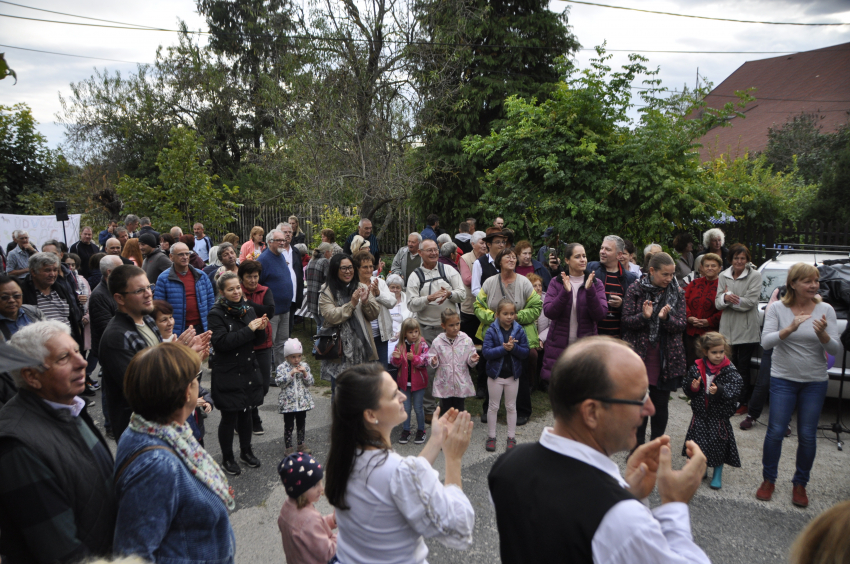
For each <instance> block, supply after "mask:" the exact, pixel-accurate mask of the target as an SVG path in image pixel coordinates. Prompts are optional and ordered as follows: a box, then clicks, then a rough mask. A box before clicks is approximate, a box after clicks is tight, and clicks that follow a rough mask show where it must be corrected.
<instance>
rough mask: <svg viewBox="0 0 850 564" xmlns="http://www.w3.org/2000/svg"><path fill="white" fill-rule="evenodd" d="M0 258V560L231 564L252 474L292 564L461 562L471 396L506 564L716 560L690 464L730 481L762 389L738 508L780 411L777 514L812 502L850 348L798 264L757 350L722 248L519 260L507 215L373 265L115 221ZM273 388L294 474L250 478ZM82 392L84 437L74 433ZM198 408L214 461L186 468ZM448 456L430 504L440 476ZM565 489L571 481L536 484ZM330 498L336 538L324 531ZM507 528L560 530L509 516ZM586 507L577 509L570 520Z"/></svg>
mask: <svg viewBox="0 0 850 564" xmlns="http://www.w3.org/2000/svg"><path fill="white" fill-rule="evenodd" d="M13 236H14V240H13V241H12V242H11V243H10V245H9V246H8V247H7V248H6V249H0V261H2V266H3V267H4V271H5V274H0V343H4V345H3V347H4V350H6V349H7V348H8V349H13V350H14V351H15V352H16V354H18V355H19V357H21V358H24V359H25V360H22V361H21V362H22V363H21V364H19V367H18V368H16V369H14V370H11V371H9V372H11V374H8V373H5V372H4V373H1V374H0V483H2V484H3V488H4V494H3V496H0V557H2V561H3V562H4V563H5V562H12V563H14V562H73V561H76V560H79V559H81V558H85V557H88V556H99V555H108V554H113V553H114V554H116V555H137V556H139V557H142V558H144V559H147V560H150V561H179V560H181V559H183V560H190V561H197V562H232V561H233V558H234V554H235V537H234V534H233V531H232V529H231V526H230V522H229V518H228V510H230V509H233V508H234V507H235V497H234V492H233V490H232V489H231V488H230V486H229V485H228V480H227V476H228V475H231V476H234V475H239V474H241V473H242V471H243V470H242V467H243V466H244V467H247V468H249V469H251V468H258V467H260V466H261V465H262V464H263V463H264V462H266V463H269V462H273V463H274V464H275V465H276V466H277V469H278V472H279V474H280V477H281V481H282V484H283V485H284V488H285V490H286V493H287V496H288V498H287V501H286V503H285V504H284V506H283V507H282V509H281V513H280V518H279V520H278V524H279V528H280V532H281V535H282V544H283V547H284V550H285V553H286V557H287V561H288V562H341V563H343V564H346V563H353V562H399V563H401V562H405V563H407V562H424V561H425V558H426V555H427V548H426V547H425V544H424V540H423V539H424V538H435V539H437V540H439V541H440V542H441V543H443V544H445V545H446V546H449V547H451V548H457V549H465V548H468V547H469V546H470V545H471V544H472V531H473V527H474V522H475V513H474V510H473V507H472V504H471V503H470V501H469V499H468V498H467V497H466V496H465V495H464V494H463V492H462V480H461V466H462V464H461V461H462V457H463V455H464V452H465V451H466V449H467V447H468V445H469V441H470V438H471V430H472V421H471V416H470V414H469V412H468V411H467V410H466V402H467V401H476V400H481V401H482V411H481V415H480V421H481V422H482V423H485V424H486V425H487V438H486V442H485V445H484V448H485V450H486V451H489V452H495V451H497V450H500V451H503V452H504V454H503V455H502V456H501V457H500V458H499V459H498V460H497V461H496V463H495V464H494V466H493V468H492V470H491V472H490V475H489V487H490V493H491V496H492V500H493V504H494V506H495V508H496V518H497V524H498V528H499V533H500V541H501V544H500V547H501V554H502V558H503V560H504V561H506V562H532V561H533V562H540V561H556V562H565V561H575V560H582V561H591V560H592V561H596V562H668V561H669V562H674V561H675V562H678V561H685V560H688V561H694V562H707V561H708V559H707V557H706V556H705V554H704V553H703V552H702V550H701V549H700V548H699V547H698V546H697V545H696V544H694V543H693V540H692V538H691V533H690V526H689V515H688V509H687V505H686V504H687V502H688V501H689V500H690V498H691V497H692V496H693V494H694V492H695V491H696V490H697V488H698V487H699V486H700V483H701V480H702V479H703V478H704V477H707V471H706V467H707V466H711V467H712V468H713V474H712V476H711V482H710V487H711V488H714V489H720V488H721V487H722V471H723V468H724V466H725V465H729V466H732V467H740V466H741V461H740V455H739V452H738V449H737V445H736V442H735V437H734V430H733V427H732V424H731V422H730V419H731V417H732V416H733V415H735V414H737V415H747V417H746V418H745V419H744V420H743V421H741V423H740V428H741V429H743V430H746V429H749V428H751V427H752V426H753V424H754V422H755V421H756V420H757V419H758V417H759V416H760V414H761V411H762V409H763V406H764V403H765V401H766V398H767V395H768V393H769V395H770V399H771V402H770V423H769V425H768V428H767V433H766V436H765V439H764V449H763V461H762V463H763V482H762V484H761V485H760V486H759V487H758V489H757V491H756V497H757V498H758V499H760V500H763V501H769V500H770V499H771V497H772V495H773V491H774V487H775V482H776V480H777V479H778V478H779V475H778V461H779V458H780V455H781V450H782V439H783V437H784V436H786V435H787V433H788V431H789V430H790V426H789V422H790V419H791V415H792V413H793V412H794V411H795V410H796V411H797V412H798V438H799V439H798V443H799V445H798V448H797V453H796V472H795V474H794V476H793V485H794V487H793V497H792V501H793V503H794V504H795V505H797V506H799V507H806V506H807V505H808V497H807V492H806V485H807V483H808V481H809V474H810V471H811V468H812V465H813V462H814V459H815V454H816V444H815V434H816V430H817V422H818V417H819V415H820V411H821V408H822V406H823V402H824V398H825V396H826V388H827V381H828V377H827V364H826V356H825V354H824V353H828V354H829V355H833V356H838V355H840V354H841V352H842V350H843V349H842V345H841V341H840V336H839V334H838V330H837V322H836V315H835V311H834V309H833V308H832V307H831V306H830V305H829V304H827V303H824V302H823V301H822V300H821V299H820V295H819V294H818V288H819V284H818V279H819V272H818V270H817V268H815V267H813V266H809V265H806V264H802V263H800V264H797V265H795V266H794V267H793V268H791V270H790V271H789V273H788V277H787V281H786V283H785V285H784V286H782V287H781V288H778V289H777V290H776V292H774V295H773V296H772V297H771V301H770V303H769V304H768V307H767V309H766V312H765V321H764V327H763V328H762V327H760V322H759V314H758V307H757V306H758V302H759V295H760V292H761V289H762V280H761V276H760V274H759V272H758V270H757V269H756V268H755V266H754V265H753V264H752V262H751V256H750V252H749V250H748V249H747V247H746V246H744V245H742V244H735V245H732V246H731V247H729V248H727V247H726V246H725V237H724V234H723V232H722V231H721V230H719V229H716V228H715V229H710V230H708V231H707V232H706V233H704V234H703V238H702V243H703V245H702V248H699V249H697V248H695V246H694V239H693V237H692V236H691V235H688V234H680V235H679V236H678V237H677V238H676V239H675V241H674V247H675V249H676V255H675V258H674V257H673V256H671V255H670V254H668V253H666V252H664V251H663V248H662V247H661V246H660V245H658V244H655V243H653V244H650V245H648V246H647V247H646V248H645V249H644V257H643V261H642V264H640V265H639V264H637V261H638V257H636V256H635V247H634V244H632V243H631V242H630V241H626V240H624V239H623V238H621V237H619V236H617V235H608V236H606V237H604V239H603V241H602V243H601V245H600V248H599V250H598V256H599V260H598V261H588V252H587V249H586V247H585V246H584V245H583V244H582V243H580V242H575V243H569V244H566V245H558V246H557V247H556V246H544V247H542V248H541V249H540V251H539V252H538V253H537V255H536V258H535V254H534V248H533V246H532V244H531V242H529V241H525V240H522V241H515V238H516V233H515V232H514V231H513V230H511V229H509V228H507V227H506V226H505V221H504V219H503V218H496V219H495V220H494V221H493V224H492V225H491V226H489V227H487V228H486V229H483V230H478V229H476V221H475V220H474V219H472V218H468V219H467V220H465V221H464V222H463V223H461V224H460V226H459V230H458V233H457V234H456V235H455V236H451V235H450V234H448V233H445V232H444V231H443V230H442V229H441V228H440V223H439V218H438V217H437V216H436V215H433V214H432V215H429V216H428V217H427V219H426V225H425V228H424V229H423V231H422V232H421V233H411V234H410V235H409V236H408V238H407V244H406V245H405V246H403V247H401V248H400V249H398V250H397V252H395V253H393V252H392V251H391V252H389V253H387V252H386V251H382V244H381V242H380V241H379V240H378V237H377V234H376V233H375V232H374V230H373V227H372V223H371V221H370V220H369V219H365V218H364V219H362V220H361V221H360V222H359V224H358V227H357V230H356V231H355V232H354V233H351V234H345V233H339V234H337V233H334V232H333V231H332V230H329V229H324V230H322V232H321V243H320V244H318V245H315V248H313V249H310V248H309V247H307V246H306V243H307V241H306V234H305V233H304V232H303V231H302V229H301V228H300V222H299V220H298V218H297V217H295V216H292V217H289V218H288V219H287V220H286V221H284V222H281V223H280V224H279V225H277V226H275V227H274V228H272V229H270V230H269V231H268V232H266V230H264V229H263V228H262V227H260V226H255V227H254V228H253V229H252V230H251V232H250V235H249V238H248V240H247V241H245V242H244V243H242V242H240V240H239V237H238V236H237V235H236V234H233V233H228V234H226V235H225V236H224V237H223V238H222V240H221V242H219V243H218V244H217V245H215V244H214V241H213V239H212V238H211V237H210V236H209V235H208V234H206V232H205V228H204V226H203V224H201V223H196V224H195V225H193V228H192V234H191V235H188V234H187V235H184V234H183V231H182V229H181V228H180V227H173V228H171V229H170V231H169V232H167V233H166V232H163V233H158V232H156V231H154V230H153V228H152V222H151V220H150V218H146V217H142V218H139V217H137V216H135V215H132V214H131V215H128V216H127V217H126V218H125V220H124V221H123V222H120V223H119V222H115V221H113V222H110V223H109V224H108V226H107V227H106V229H104V230H103V231H100V232H99V234H98V237H97V240H96V241H95V238H94V229H93V228H92V227H89V226H85V227H83V228H82V229H81V230H80V240H79V241H77V242H75V243H74V244H73V245H71V247H70V248H66V246H65V245H64V244H63V243H61V242H59V241H55V240H47V241H44V242H41V247H40V250H39V249H37V248H36V245H35V243H34V242H32V241H30V238H29V234H28V233H27V232H26V231H16V232H15V233H14V234H13ZM337 236H339V237H346V238H345V239H344V244H343V245H342V246H340V245H338V244H337V243H336V239H337ZM544 237H545V238H546V239H547V240H548V241H551V240H552V237H551V232H548V231H547V233H545V234H544ZM384 254H386V256H392V259H391V260H389V259H388V260H389V264H387V263H385V262H384V261H383V260H382V255H384ZM296 312H298V315H306V316H310V317H312V318H313V319H314V320H315V323H316V326H317V335H316V338H315V341H314V342H312V343H310V345H311V348H312V350H311V351H310V352H309V353H305V348H304V346H303V344H302V342H301V341H300V340H299V339H297V338H293V334H292V331H293V328H294V325H295V316H296ZM759 345H761V347H762V348H763V350H764V353H763V356H762V362H761V365H760V369H759V374H758V377H757V378H753V377H752V376H751V366H752V365H753V363H752V358H753V357H754V356H755V355H756V354H757V352H758V349H759ZM307 354H311V355H313V356H315V358H317V359H319V360H320V366H321V369H320V371H319V374H318V376H319V377H320V378H322V379H323V380H327V381H329V382H330V385H331V390H332V424H331V448H330V452H329V455H328V459H327V461H325V463H324V464H322V462H321V461H319V460H317V459H316V458H314V457H313V456H311V449H310V448H309V446H308V444H307V438H308V437H307V434H306V428H307V425H306V417H307V412H308V411H310V410H312V409H313V408H314V407H315V402H314V399H313V397H312V394H311V391H310V388H311V386H313V385H314V383H315V380H314V378H315V375H314V374H313V372H312V370H311V368H310V365H309V364H308V363H307V362H306V361H305V358H306V356H307ZM205 362H208V365H209V385H208V387H205V386H204V382H203V375H204V370H203V366H204V363H205ZM96 367H99V368H100V372H99V376H100V379H99V381H96V380H95V378H94V375H95V370H96ZM271 386H277V387H278V389H279V390H278V393H279V396H278V411H279V412H280V413H281V414H282V415H283V418H284V444H285V451H284V452H282V453H281V455H282V457H283V459H282V460H274V461H262V460H260V459H259V458H258V457H257V456H255V454H254V452H253V450H252V447H251V441H252V437H253V436H254V435H262V434H264V433H265V430H264V427H263V421H262V419H261V418H260V415H259V408H260V406H261V405H262V404H263V403H264V401H265V398H266V396H267V394H268V393H269V389H270V387H271ZM98 389H100V390H101V395H100V400H101V406H100V407H101V411H102V417H103V424H102V425H99V424H95V420H94V419H93V418H92V416H91V408H92V407H93V406H94V405H95V401H94V398H95V397H96V395H97V394H96V391H97V390H98ZM537 389H539V390H542V391H545V392H547V393H548V394H549V398H550V401H551V405H552V410H553V414H554V418H555V426H554V427H553V428H547V429H546V430H544V432H543V434H542V436H541V438H540V440H539V442H536V443H531V444H525V445H518V444H517V440H516V428H517V426H521V425H525V424H526V423H527V422H528V421H529V418H530V417H531V416H532V401H531V397H532V393H533V391H534V390H537ZM679 390H681V392H682V393H683V394H684V395H683V396H682V397H683V398H684V399H687V400H688V401H689V403H690V407H691V409H692V412H693V416H692V420H691V423H690V425H689V427H688V432H687V437H686V440H685V443H684V444H683V445H682V449H681V452H682V455H683V456H685V457H687V458H688V462H687V464H686V465H685V468H684V469H683V470H681V471H673V470H672V467H671V453H672V449H673V445H671V443H670V438H669V436H668V435H667V434H666V428H667V424H668V417H669V416H668V402H669V401H670V398H671V394H675V393H677V391H679ZM503 397H504V407H505V411H506V414H507V425H506V429H505V430H504V433H505V435H504V437H505V438H504V439H502V441H503V444H504V449H500V448H499V447H498V446H497V442H498V441H497V437H498V428H499V424H498V420H497V414H498V411H499V408H500V406H501V404H502V398H503ZM674 397H675V396H674ZM212 409H217V410H218V411H219V412H220V419H219V426H218V429H217V439H218V444H219V447H220V451H221V459H220V461H219V460H215V459H214V458H213V457H212V456H210V455H209V454H208V453H207V451H206V450H205V448H204V444H205V443H204V441H205V425H204V420H205V419H206V418H207V415H208V414H209V413H210V411H211V410H212ZM414 418H415V425H416V428H415V431H413V424H414ZM398 427H401V429H400V433H399V434H397V435H394V433H393V431H394V430H395V429H396V428H398ZM647 427H649V431H650V433H649V437H648V438H647V436H646V431H647ZM234 436H236V437H238V441H239V457H238V458H237V457H236V455H235V453H234V448H233V442H234ZM394 436H395V437H396V439H395V440H396V441H397V442H398V443H399V444H406V443H408V442H410V441H411V440H412V441H413V442H414V443H415V444H424V446H423V449H422V453H421V454H420V456H418V457H403V456H400V455H399V454H397V453H395V452H394V451H393V446H392V444H393V443H392V440H393V437H394ZM108 441H115V442H116V443H117V451H115V449H114V448H110V444H109V442H108ZM621 451H630V453H631V454H630V457H629V461H628V463H627V471H626V474H625V476H622V475H621V474H620V472H619V470H618V468H617V465H616V464H615V463H614V462H613V461H611V459H610V458H609V456H610V455H612V454H614V453H616V452H621ZM113 452H115V454H114V455H113ZM440 452H442V453H443V454H444V456H445V461H446V471H445V480H444V481H443V482H442V483H441V482H440V481H439V476H438V473H437V472H436V471H435V470H434V469H433V468H432V464H433V463H434V461H435V460H436V458H437V456H438V455H439V453H440ZM556 473H557V474H558V475H560V476H564V475H571V476H578V477H580V479H577V480H574V481H572V482H573V483H575V484H581V485H580V486H578V485H577V486H575V487H573V486H570V487H564V488H563V489H560V490H558V491H552V490H551V489H542V488H539V487H538V486H537V484H539V483H543V481H545V480H552V479H554V477H555V474H556ZM538 476H539V478H538ZM656 485H657V487H658V491H659V493H660V495H661V500H662V506H661V508H659V509H656V510H654V511H652V512H650V511H649V510H648V509H647V508H646V506H644V505H643V504H642V503H640V502H639V500H642V499H644V498H646V497H647V496H648V494H649V493H650V492H651V491H652V490H653V488H654V487H655V486H656ZM323 493H326V494H327V497H328V500H329V501H330V503H331V505H332V506H334V508H335V509H336V511H335V513H334V514H332V515H325V516H322V515H321V514H320V513H319V512H318V511H317V510H316V509H315V507H314V504H315V502H316V501H317V500H318V499H319V498H320V497H321V496H322V495H323ZM553 496H554V498H553ZM544 498H545V499H544ZM554 500H557V503H552V502H553V501H554ZM681 502H684V503H681ZM525 504H534V505H535V506H536V507H548V508H552V509H549V510H545V511H543V510H541V511H536V512H533V514H532V515H531V516H529V513H528V512H518V511H516V510H515V508H516V507H518V506H522V505H525ZM576 504H580V505H581V507H583V508H586V511H583V512H582V514H581V515H579V514H577V513H575V512H573V511H570V510H569V509H567V508H570V507H575V506H576ZM556 508H563V509H556ZM336 531H338V532H336ZM44 539H51V542H43V541H44ZM677 559H678V560H677Z"/></svg>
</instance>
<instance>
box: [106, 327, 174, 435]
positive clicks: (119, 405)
mask: <svg viewBox="0 0 850 564" xmlns="http://www.w3.org/2000/svg"><path fill="white" fill-rule="evenodd" d="M145 325H147V326H148V328H150V329H151V330H152V331H153V333H154V335H156V336H157V338H159V340H160V341H161V340H162V337H161V336H160V334H159V329H157V327H156V322H154V320H153V319H151V318H150V317H148V316H147V315H146V316H145ZM146 348H148V343H147V341H145V338H144V337H142V336H141V334H139V331H138V330H137V329H136V323H135V322H134V321H133V318H132V317H130V316H129V315H127V314H126V313H122V312H120V311H118V312H116V313H115V317H113V318H112V320H111V321H110V322H109V324H108V325H107V326H106V330H104V332H103V336H102V337H101V338H100V348H99V349H98V355H97V359H98V361H100V367H101V379H102V380H103V388H104V390H106V393H107V394H108V395H109V423H110V424H111V425H112V434H113V435H115V440H116V441H118V439H120V438H121V433H123V432H124V430H125V429H126V428H127V426H128V425H129V424H130V416H131V415H132V414H133V410H132V409H130V404H129V403H128V402H127V398H126V397H124V374H125V373H126V372H127V366H129V365H130V361H131V360H133V357H134V356H136V353H137V352H139V351H141V350H144V349H146Z"/></svg>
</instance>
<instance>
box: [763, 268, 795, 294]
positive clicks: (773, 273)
mask: <svg viewBox="0 0 850 564" xmlns="http://www.w3.org/2000/svg"><path fill="white" fill-rule="evenodd" d="M787 277H788V271H787V270H784V269H775V268H765V269H764V270H762V271H761V295H760V296H759V301H761V302H766V301H769V300H770V295H771V294H772V293H773V291H774V290H775V289H777V288H778V287H779V286H782V285H783V284H785V279H786V278H787Z"/></svg>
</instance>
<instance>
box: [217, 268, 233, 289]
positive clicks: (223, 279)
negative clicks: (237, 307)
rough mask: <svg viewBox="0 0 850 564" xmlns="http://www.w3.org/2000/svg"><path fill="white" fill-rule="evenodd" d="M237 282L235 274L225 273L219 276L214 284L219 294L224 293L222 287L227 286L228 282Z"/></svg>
mask: <svg viewBox="0 0 850 564" xmlns="http://www.w3.org/2000/svg"><path fill="white" fill-rule="evenodd" d="M233 279H236V280H239V275H238V274H236V273H235V272H225V273H224V274H222V275H221V276H219V277H218V281H217V282H216V286H218V291H219V292H224V286H225V285H226V284H227V281H228V280H233Z"/></svg>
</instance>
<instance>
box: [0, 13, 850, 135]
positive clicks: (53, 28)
mask: <svg viewBox="0 0 850 564" xmlns="http://www.w3.org/2000/svg"><path fill="white" fill-rule="evenodd" d="M600 2H601V3H603V4H610V5H617V6H627V7H636V8H641V9H646V10H658V11H666V12H676V13H683V14H692V15H700V16H710V17H721V18H732V19H743V20H770V21H781V22H808V23H812V22H850V0H809V1H805V0H804V1H794V0H763V1H757V0H755V1H754V0H750V1H749V2H740V1H738V0H735V1H731V0H730V1H711V0H687V1H685V0H666V1H665V0H642V1H639V2H638V1H627V0H600ZM16 3H17V4H25V5H27V6H31V7H37V8H42V9H47V10H55V11H59V12H66V13H70V14H77V15H82V16H89V17H94V18H101V19H106V20H115V21H119V22H130V23H135V24H142V25H147V26H152V27H163V28H169V29H174V28H175V26H176V25H177V21H178V20H180V19H182V20H184V21H186V22H187V24H188V25H189V28H190V29H205V27H206V26H205V22H204V21H203V19H202V18H201V17H200V16H198V14H197V13H196V12H195V2H194V1H192V0H145V1H144V2H115V1H114V0H16ZM567 6H570V18H569V19H570V24H571V25H572V26H573V31H574V33H575V34H576V36H577V37H578V39H579V41H580V42H581V44H582V46H583V47H585V48H592V47H594V46H595V45H600V44H602V42H604V41H607V42H608V48H609V49H612V50H613V49H628V50H630V51H641V50H684V51H747V52H752V51H781V52H783V53H784V52H798V51H807V50H811V49H818V48H821V47H827V46H830V45H836V44H839V43H850V25H847V26H834V27H799V26H774V25H758V24H744V23H732V22H718V21H706V20H697V19H690V18H680V17H672V16H664V15H657V14H645V13H640V12H634V11H625V10H615V9H611V8H603V7H597V6H586V5H580V4H569V3H568V2H563V1H560V0H552V3H551V5H550V8H551V9H552V10H554V11H559V12H560V11H562V10H564V9H565V8H566V7H567ZM0 14H10V15H17V16H25V17H30V18H39V19H50V20H65V21H76V22H87V20H81V19H76V18H70V17H67V16H61V15H58V14H49V13H45V12H38V11H34V10H30V9H25V8H21V7H18V6H13V5H9V4H7V3H2V2H0ZM88 23H96V22H90V21H89V22H88ZM104 25H111V24H104ZM175 42H176V38H175V34H173V33H165V32H153V31H130V30H116V29H103V28H97V27H83V26H71V25H60V24H51V23H44V22H33V21H26V20H17V19H12V18H5V17H0V43H2V44H4V45H5V47H0V52H4V51H5V53H6V60H7V61H8V63H9V65H10V66H11V67H12V68H13V69H14V70H15V71H16V72H17V74H18V83H17V85H14V86H13V85H12V82H13V81H12V79H11V78H7V79H5V80H3V81H0V103H2V104H4V105H11V104H14V103H17V102H26V103H27V104H29V105H30V107H31V108H32V110H33V113H34V115H35V118H36V119H37V120H38V121H39V122H40V124H41V125H40V126H39V128H40V130H41V131H42V132H43V133H44V134H45V135H46V136H47V137H48V141H49V144H50V146H52V147H53V146H56V145H57V144H59V143H60V142H61V141H62V139H63V135H62V132H63V128H62V127H61V126H58V125H55V124H54V121H55V119H56V118H55V115H56V113H57V112H58V111H59V110H60V104H59V94H60V93H61V94H63V95H67V94H68V93H69V91H70V89H69V84H70V83H71V82H76V81H80V80H83V79H85V78H87V77H89V76H91V75H92V70H93V68H94V67H97V68H98V69H103V68H108V69H110V70H118V71H120V72H122V73H124V74H127V73H130V72H133V71H134V70H135V68H136V67H135V64H134V63H132V62H130V63H120V62H107V61H97V60H91V59H80V58H72V57H64V56H57V55H48V54H43V53H35V52H30V51H21V50H18V49H12V48H10V47H9V46H14V47H25V48H29V49H39V50H44V51H57V52H62V53H70V54H74V55H86V56H91V57H103V58H108V59H120V60H123V61H135V62H141V63H150V62H152V61H153V60H154V56H155V52H156V48H157V46H159V45H166V46H167V45H171V44H173V43H175ZM594 55H595V53H593V52H592V51H581V52H580V53H579V54H578V57H577V58H578V61H579V63H580V64H581V65H582V66H584V65H586V63H587V61H588V59H589V58H590V57H592V56H594ZM614 55H615V56H614V59H613V62H612V66H615V67H618V66H620V65H622V64H624V63H625V62H626V61H627V55H628V53H615V54H614ZM644 55H645V56H647V57H648V58H649V65H648V66H650V67H653V68H654V67H656V66H660V67H661V78H662V79H663V81H664V85H665V86H668V87H669V88H676V89H678V88H680V87H681V86H682V85H683V84H687V85H688V86H689V87H693V86H694V83H695V80H696V73H697V68H699V74H700V76H701V77H704V78H707V79H709V80H711V81H712V82H714V83H715V84H719V83H720V82H722V81H723V79H725V78H726V77H727V76H729V74H731V73H732V72H733V71H734V70H735V69H737V68H738V67H739V66H741V65H742V64H743V63H744V62H746V61H749V60H757V59H763V58H768V57H774V56H778V55H776V54H757V53H741V54H674V53H644ZM757 95H758V94H756V96H757Z"/></svg>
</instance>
